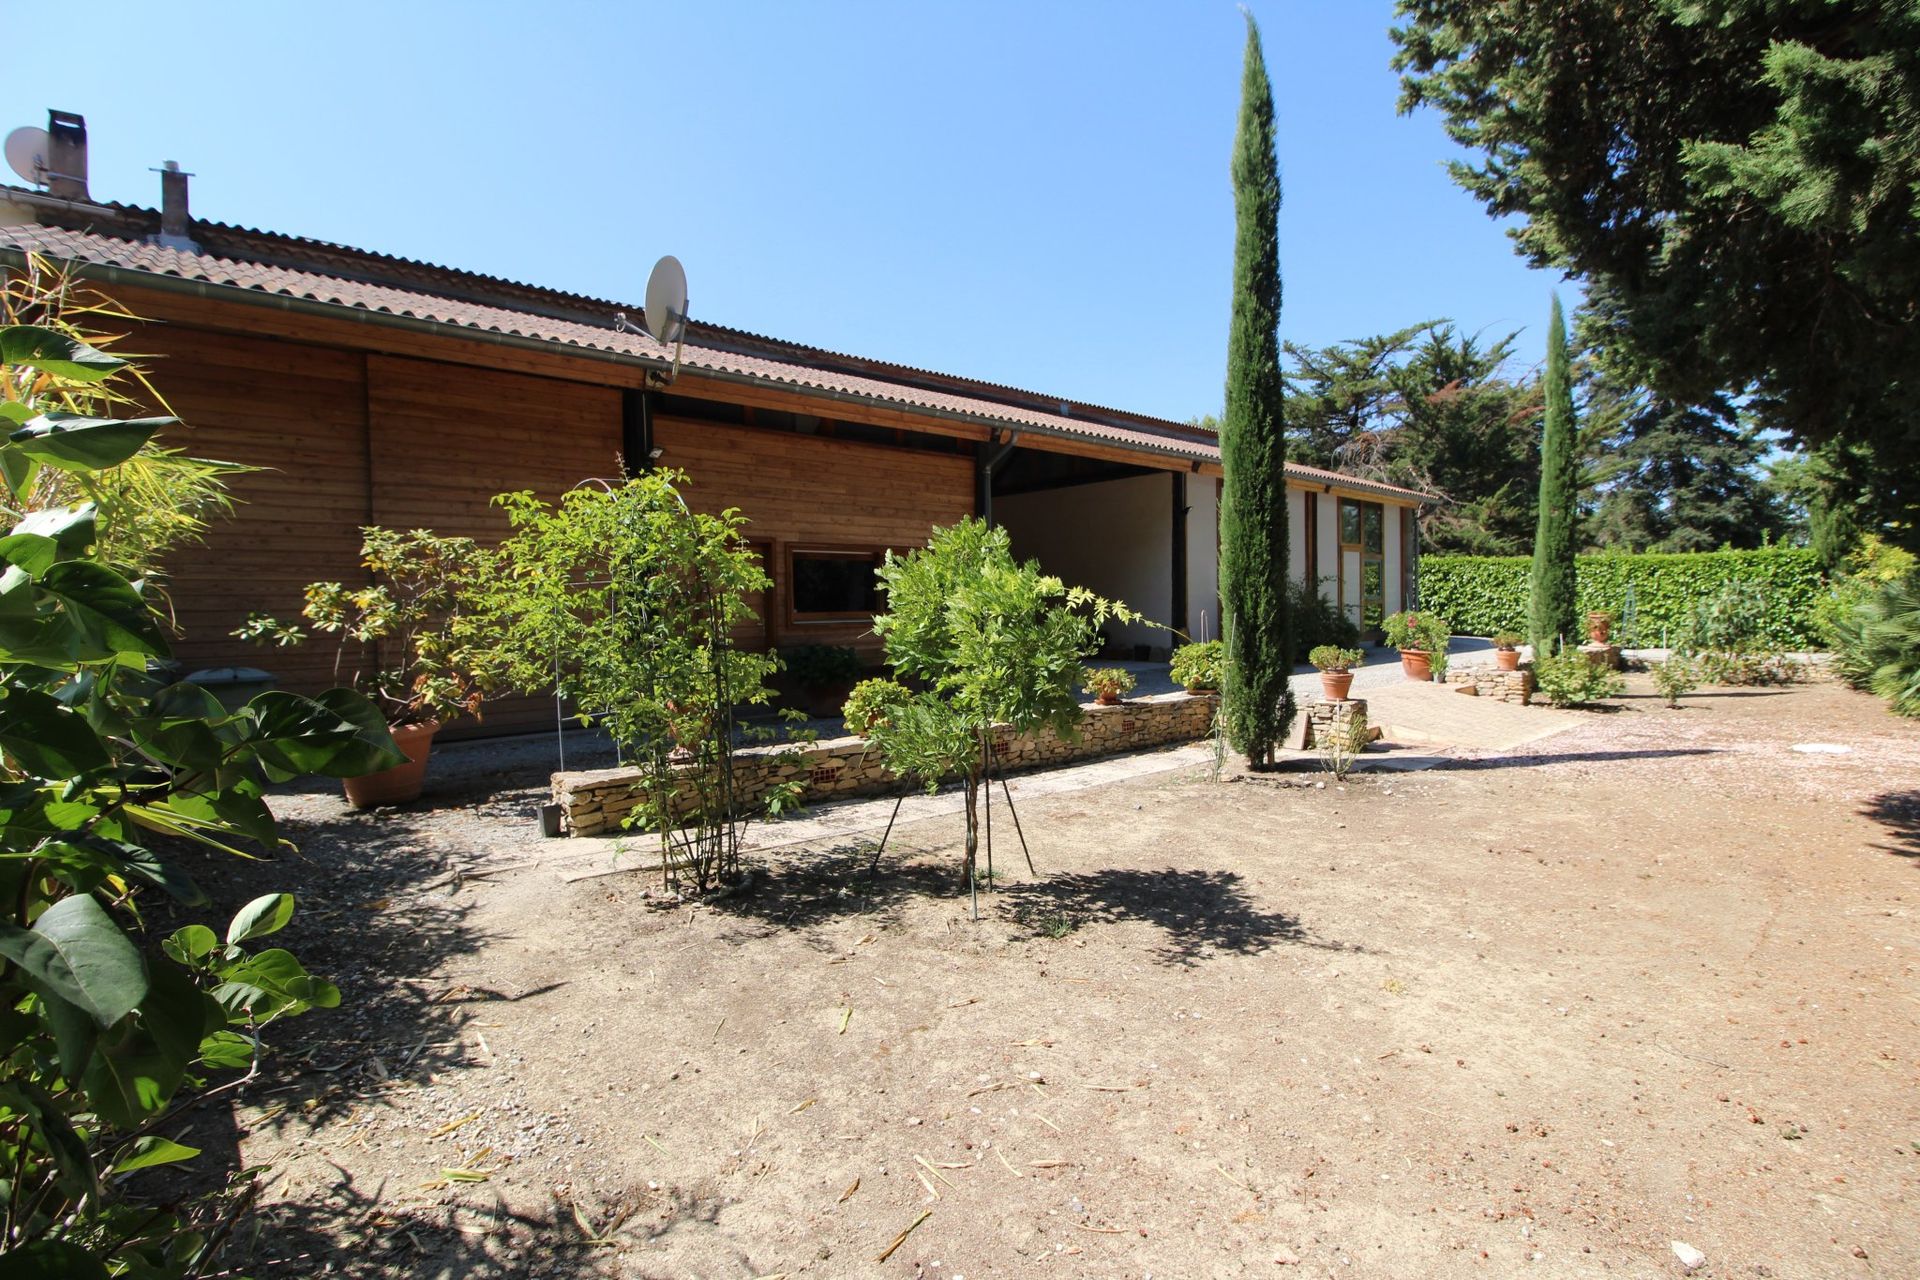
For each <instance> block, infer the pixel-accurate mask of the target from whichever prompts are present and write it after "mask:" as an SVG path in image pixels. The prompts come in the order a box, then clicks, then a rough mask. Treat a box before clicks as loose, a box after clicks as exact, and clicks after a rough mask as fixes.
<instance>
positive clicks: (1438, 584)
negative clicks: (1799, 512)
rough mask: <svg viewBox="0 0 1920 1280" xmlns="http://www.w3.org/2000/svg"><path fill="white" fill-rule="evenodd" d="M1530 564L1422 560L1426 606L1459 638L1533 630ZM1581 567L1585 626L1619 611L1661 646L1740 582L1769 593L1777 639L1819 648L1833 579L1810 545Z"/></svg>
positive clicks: (1622, 629)
mask: <svg viewBox="0 0 1920 1280" xmlns="http://www.w3.org/2000/svg"><path fill="white" fill-rule="evenodd" d="M1531 564H1532V561H1531V560H1530V559H1529V558H1528V557H1526V556H1421V557H1420V607H1421V608H1422V609H1423V610H1430V611H1432V612H1434V613H1437V614H1439V615H1440V616H1441V617H1443V618H1445V619H1446V620H1447V622H1448V623H1449V625H1451V626H1452V628H1453V631H1454V634H1455V635H1467V636H1490V635H1493V634H1495V633H1496V632H1500V631H1518V632H1522V633H1524V632H1525V631H1526V629H1527V574H1528V570H1529V568H1530V566H1531ZM1575 572H1576V576H1577V578H1578V580H1579V602H1580V614H1581V617H1582V622H1583V624H1584V620H1585V615H1586V614H1587V613H1588V612H1590V611H1593V610H1598V609H1608V610H1611V611H1612V612H1613V615H1614V617H1615V618H1616V619H1620V620H1621V622H1620V623H1619V624H1616V626H1615V628H1614V638H1615V641H1616V642H1617V643H1621V644H1625V645H1628V646H1639V647H1649V648H1656V647H1659V646H1661V645H1662V644H1663V643H1664V642H1665V641H1666V640H1667V638H1668V637H1677V636H1678V635H1679V633H1680V630H1681V628H1682V627H1684V626H1685V625H1686V622H1687V619H1688V618H1690V617H1691V616H1692V614H1693V609H1694V605H1695V604H1696V603H1697V602H1698V601H1701V600H1703V599H1706V598H1707V597H1709V596H1712V595H1714V594H1715V593H1716V592H1718V591H1719V590H1720V588H1721V587H1722V586H1724V585H1725V584H1726V583H1727V582H1729V581H1733V580H1740V581H1745V582H1751V583H1756V584H1758V585H1760V586H1761V587H1762V588H1763V589H1764V590H1765V591H1766V593H1767V598H1768V605H1769V607H1768V610H1767V615H1768V627H1769V630H1768V636H1767V638H1768V640H1770V641H1771V642H1772V643H1774V644H1776V645H1781V646H1784V647H1786V648H1790V649H1809V648H1818V647H1820V640H1819V634H1820V633H1819V630H1818V629H1817V628H1816V627H1815V625H1814V620H1813V613H1814V606H1815V604H1816V603H1817V602H1818V601H1819V600H1820V598H1821V597H1822V596H1823V595H1825V593H1826V582H1825V579H1824V578H1823V577H1822V576H1821V572H1820V564H1819V560H1818V558H1817V557H1816V556H1815V555H1814V553H1813V552H1812V551H1810V550H1807V549H1805V548H1803V547H1768V548H1765V549H1763V550H1759V551H1701V552H1689V553H1685V554H1675V555H1593V556H1581V557H1579V559H1578V560H1577V561H1576V562H1575ZM1629 588H1631V615H1632V616H1631V619H1630V620H1629V612H1630V611H1629Z"/></svg>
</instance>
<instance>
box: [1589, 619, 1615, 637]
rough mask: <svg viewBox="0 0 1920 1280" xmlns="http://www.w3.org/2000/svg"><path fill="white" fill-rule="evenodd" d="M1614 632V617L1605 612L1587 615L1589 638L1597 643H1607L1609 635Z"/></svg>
mask: <svg viewBox="0 0 1920 1280" xmlns="http://www.w3.org/2000/svg"><path fill="white" fill-rule="evenodd" d="M1612 634H1613V619H1612V618H1609V617H1608V616H1607V615H1606V614H1604V613H1590V614H1588V615H1587V639H1589V640H1591V641H1592V642H1593V643H1595V644H1605V643H1606V642H1607V637H1609V636H1611V635H1612Z"/></svg>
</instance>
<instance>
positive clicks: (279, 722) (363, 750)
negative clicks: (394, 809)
mask: <svg viewBox="0 0 1920 1280" xmlns="http://www.w3.org/2000/svg"><path fill="white" fill-rule="evenodd" d="M246 715H247V717H248V718H249V719H251V720H252V721H253V725H254V729H253V732H252V733H251V734H249V735H248V742H249V744H250V745H251V746H252V747H253V749H254V751H255V753H256V755H257V756H258V758H259V760H260V763H261V764H262V765H263V766H264V767H265V768H266V769H267V772H268V774H269V776H271V777H273V778H275V780H276V781H284V780H285V779H287V778H292V777H298V776H299V775H301V774H310V773H317V774H320V775H322V776H324V777H329V778H357V777H359V776H360V775H362V774H367V773H375V772H377V771H379V770H381V769H391V768H394V767H396V766H397V765H401V764H404V763H406V756H405V754H404V753H402V752H401V750H400V748H399V747H397V746H395V745H394V742H393V735H392V734H391V733H389V732H388V731H387V722H386V719H385V717H383V716H382V715H381V714H380V712H379V710H378V709H377V708H375V707H374V705H373V704H372V703H371V702H369V701H367V699H366V698H365V697H363V696H362V695H360V694H358V693H355V692H353V691H352V690H351V689H329V690H327V691H326V692H325V693H323V694H321V695H320V696H319V697H318V698H303V697H301V696H300V695H298V694H294V693H286V692H283V691H280V690H274V691H272V692H269V693H263V694H261V695H260V696H259V697H257V698H255V699H254V700H253V701H252V702H249V703H248V704H247V710H246Z"/></svg>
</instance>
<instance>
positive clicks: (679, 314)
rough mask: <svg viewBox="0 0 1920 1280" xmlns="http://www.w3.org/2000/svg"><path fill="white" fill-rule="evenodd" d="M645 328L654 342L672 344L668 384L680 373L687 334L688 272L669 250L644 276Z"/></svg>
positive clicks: (667, 377)
mask: <svg viewBox="0 0 1920 1280" xmlns="http://www.w3.org/2000/svg"><path fill="white" fill-rule="evenodd" d="M645 320H646V326H645V327H646V330H647V333H648V334H649V335H651V336H652V338H653V340H654V341H655V342H659V343H662V344H664V343H668V342H671V343H672V344H673V370H672V372H671V373H669V374H667V376H666V382H667V383H669V384H671V383H672V382H673V381H674V379H676V378H678V377H679V376H680V350H681V347H682V346H684V345H685V343H686V338H687V273H686V271H685V270H684V269H683V268H682V267H681V266H680V259H678V258H676V257H674V256H673V255H672V254H668V255H667V256H666V257H664V258H662V259H660V261H658V262H656V263H654V264H653V274H652V275H650V276H648V277H647V312H646V317H645Z"/></svg>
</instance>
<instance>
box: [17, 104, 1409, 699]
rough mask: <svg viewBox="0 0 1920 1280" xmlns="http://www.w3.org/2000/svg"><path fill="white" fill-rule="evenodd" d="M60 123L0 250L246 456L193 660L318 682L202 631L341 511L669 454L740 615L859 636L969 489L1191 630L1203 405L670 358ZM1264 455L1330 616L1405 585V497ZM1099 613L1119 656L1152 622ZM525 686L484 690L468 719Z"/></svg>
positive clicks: (383, 515) (1166, 619) (824, 357)
mask: <svg viewBox="0 0 1920 1280" xmlns="http://www.w3.org/2000/svg"><path fill="white" fill-rule="evenodd" d="M65 121H66V124H65V129H64V133H63V134H56V140H55V145H56V147H62V146H64V148H65V150H64V152H63V154H62V155H61V156H60V157H59V163H57V164H54V165H52V166H51V168H52V169H53V170H54V172H53V173H51V174H50V175H49V181H48V182H47V184H46V186H45V189H44V190H37V189H27V188H17V187H8V188H0V264H6V265H11V266H15V267H17V266H19V265H20V264H22V263H23V262H24V261H25V258H26V255H29V254H38V255H43V256H44V257H46V258H48V259H52V260H56V261H58V262H61V263H67V264H71V265H72V266H73V268H75V269H76V270H77V271H78V272H79V273H80V274H81V275H82V276H83V277H84V278H86V279H87V280H89V281H90V282H92V283H93V284H94V285H95V286H97V287H98V288H99V289H101V290H102V291H104V292H106V293H107V294H109V295H111V296H112V297H114V298H115V299H116V300H118V301H119V302H120V303H122V304H123V305H124V306H125V307H126V308H127V309H128V310H129V311H131V312H132V313H134V314H135V315H137V316H139V317H141V323H140V324H139V325H138V327H137V330H136V332H134V333H133V335H132V336H131V337H130V338H129V340H128V341H127V342H126V343H125V344H124V349H126V350H129V351H133V352H140V353H146V354H150V355H151V356H152V357H153V358H154V359H153V361H152V364H151V373H152V376H153V378H154V381H155V383H156V385H157V386H158V387H159V388H160V389H161V391H162V392H163V393H164V394H165V396H166V397H167V399H168V400H169V402H170V404H171V407H172V408H173V410H174V411H175V412H177V413H178V414H179V416H180V417H181V419H182V420H183V422H184V423H186V424H188V425H187V428H186V429H185V430H183V431H180V432H178V433H176V439H175V441H174V442H175V443H177V444H180V445H182V446H184V447H185V448H187V449H188V450H189V451H191V452H193V453H195V454H198V455H201V456H206V457H214V458H222V459H227V460H231V461H235V462H241V463H248V464H251V465H253V466H256V467H258V468H260V470H258V471H256V472H253V473H251V474H247V475H244V476H241V477H239V478H238V479H237V480H236V481H235V482H234V485H233V488H234V491H235V494H236V496H237V497H238V498H239V500H240V503H241V505H240V506H239V508H238V514H237V516H236V518H235V519H233V520H232V521H230V522H226V523H223V524H222V525H220V526H219V527H217V528H216V529H215V530H214V531H213V532H212V533H211V535H210V536H209V537H208V539H207V541H206V543H205V545H204V546H200V547H196V548H194V549H192V550H191V551H190V552H189V553H186V554H183V555H181V556H180V557H179V558H178V563H177V564H176V565H175V566H173V568H172V574H171V594H172V598H173V603H174V607H175V609H176V610H177V613H178V617H179V621H180V623H181V625H182V627H183V628H184V635H183V639H182V640H181V642H180V644H179V646H178V649H179V654H180V657H181V658H182V660H183V661H185V662H186V663H187V664H189V665H190V666H196V667H209V666H220V665H227V664H236V663H239V664H264V665H268V666H270V667H272V668H273V669H274V670H275V672H276V673H277V674H278V675H279V676H280V677H281V678H282V680H283V682H285V683H286V684H287V685H289V686H290V687H295V688H305V687H311V686H314V685H318V684H322V683H324V682H326V681H328V680H329V679H330V678H331V676H332V669H331V658H330V655H329V654H327V653H325V652H323V651H322V649H321V647H319V646H309V647H307V648H302V649H293V650H285V651H274V652H273V653H272V654H271V655H270V656H269V655H263V654H262V653H261V652H260V651H259V650H257V649H254V648H252V647H250V646H248V645H245V644H243V643H242V642H240V641H237V640H235V639H233V638H232V637H231V635H230V632H231V631H232V630H233V629H234V628H235V627H236V626H238V625H239V624H240V623H241V622H242V621H243V620H244V619H245V618H246V617H247V615H248V614H249V613H250V612H254V611H265V612H271V613H276V614H278V615H280V616H291V615H293V614H294V613H295V612H296V611H297V609H298V607H299V600H300V591H301V588H302V586H303V585H304V584H306V583H307V582H310V581H313V580H316V579H322V578H335V579H353V578H356V577H358V576H360V571H359V569H358V564H357V555H356V552H357V549H358V545H359V536H360V535H359V529H360V527H361V526H363V525H369V524H380V525H387V526H395V527H401V528H414V527H424V528H430V529H433V530H435V531H437V532H439V533H442V534H465V535H471V536H473V537H476V538H479V539H482V540H495V539H498V538H499V537H500V536H502V535H503V534H504V533H505V524H504V520H503V518H502V517H501V515H500V513H499V511H498V509H497V508H495V507H493V506H491V505H490V503H489V500H490V499H491V498H492V496H493V495H495V494H497V493H502V492H506V491H511V490H519V489H533V490H536V491H538V492H539V493H540V494H541V495H543V496H544V497H547V498H550V499H551V498H555V497H557V496H558V495H559V494H561V493H562V492H564V491H565V490H566V489H568V488H569V487H571V486H573V485H576V484H579V483H581V482H583V481H587V480H591V479H594V478H613V477H617V476H619V475H621V474H622V472H623V470H625V469H627V468H632V467H636V466H645V465H649V462H650V460H651V461H653V462H657V464H658V465H663V466H671V467H673V468H675V469H678V470H682V471H685V472H687V473H688V474H689V476H690V477H691V483H690V485H689V487H688V490H687V495H686V496H687V498H688V501H689V502H690V503H692V504H694V505H695V506H697V507H700V508H705V509H720V508H724V507H737V508H739V509H740V510H741V511H742V512H743V513H744V514H745V515H746V516H747V517H748V518H749V519H750V521H751V528H750V533H751V536H752V537H753V539H754V541H755V543H756V545H757V546H758V547H759V548H760V549H761V551H762V553H763V555H764V557H765V563H766V566H767V568H768V571H769V574H770V576H771V578H772V580H773V588H772V590H771V591H770V592H769V593H768V594H767V598H766V599H764V600H760V601H756V602H755V603H756V606H757V611H758V614H759V617H760V626H759V627H758V629H757V633H756V634H755V635H754V637H753V639H754V640H755V641H756V642H757V643H764V644H768V645H783V644H796V643H833V644H848V645H854V646H857V647H861V648H864V649H865V650H867V651H868V652H869V653H870V654H877V643H876V642H875V641H874V639H873V637H872V635H871V633H870V631H869V622H870V617H871V612H872V609H873V607H874V604H875V599H874V580H873V574H872V569H873V566H874V564H875V563H876V562H877V561H878V559H879V558H880V557H881V556H882V555H883V554H884V553H885V552H886V551H887V550H888V549H889V548H909V547H913V546H917V545H920V544H922V543H923V542H924V540H925V538H926V537H927V533H928V530H929V529H930V528H932V527H933V526H935V525H942V524H949V523H951V522H953V521H955V520H958V519H960V518H961V517H963V516H967V515H972V514H981V515H984V516H988V517H990V518H991V519H994V520H996V521H998V522H999V523H1001V524H1003V525H1004V526H1005V527H1006V528H1007V529H1008V530H1009V531H1010V533H1011V535H1012V537H1013V540H1014V544H1015V547H1016V549H1017V550H1018V551H1019V552H1020V553H1021V554H1022V555H1023V556H1032V557H1036V558H1038V559H1039V560H1040V561H1041V562H1042V563H1043V564H1044V565H1045V566H1046V567H1047V568H1048V569H1049V570H1050V571H1053V572H1055V573H1058V574H1059V575H1060V576H1062V577H1064V578H1067V579H1068V580H1070V581H1075V582H1079V583H1083V584H1085V585H1087V586H1089V587H1092V588H1094V589H1095V590H1098V591H1100V592H1102V593H1104V594H1108V595H1113V596H1118V597H1120V598H1122V599H1125V600H1126V601H1128V602H1129V603H1130V604H1132V605H1133V606H1134V607H1136V608H1138V609H1140V610H1141V611H1142V612H1144V613H1145V614H1147V615H1148V616H1149V617H1152V618H1154V619H1155V620H1156V621H1158V622H1161V623H1164V624H1166V625H1167V626H1169V627H1171V628H1173V629H1175V630H1177V631H1179V632H1181V633H1184V634H1187V635H1192V636H1196V637H1198V636H1199V635H1201V634H1202V632H1203V631H1205V632H1207V633H1209V634H1217V633H1218V621H1217V620H1218V617H1219V605H1218V599H1217V596H1218V588H1217V536H1216V535H1217V516H1216V513H1217V509H1218V492H1219V477H1220V474H1221V471H1220V451H1219V447H1218V443H1217V441H1216V440H1215V438H1214V437H1213V435H1211V434H1210V433H1209V432H1207V431H1204V430H1200V429H1196V428H1194V427H1192V426H1189V425H1186V424H1183V423H1178V422H1171V421H1167V420H1163V419H1158V418H1153V417H1148V416H1145V415H1141V414H1134V413H1126V412H1123V411H1119V410H1114V409H1107V408H1101V407H1099V406H1094V405H1088V404H1081V403H1076V402H1071V401H1062V400H1060V399H1058V398H1056V397H1050V396H1043V395H1039V394H1036V393H1032V392H1028V391H1021V390H1016V389H1014V388H1010V387H1002V386H995V385H992V384H989V383H984V382H979V381H975V380H972V379H968V378H964V377H959V376H955V375H950V374H943V373H935V372H930V371H926V370H921V369H912V368H905V367H902V366H899V365H892V364H887V363H884V362H881V361H876V360H867V359H862V358H860V357H857V356H849V355H842V354H838V353H834V352H829V351H823V350H820V349H817V348H813V347H808V346H804V345H802V344H799V343H794V342H786V341H780V340H776V339H772V338H765V337H761V336H758V335H755V334H750V333H745V332H741V331H738V330H733V329H727V328H722V327H719V326H717V325H713V324H706V323H700V322H695V323H693V324H692V325H691V327H690V329H689V332H688V335H687V339H686V343H685V347H684V350H683V351H681V353H680V359H679V364H678V371H677V373H675V372H674V353H673V352H672V351H670V350H668V349H665V348H663V347H662V346H661V345H660V344H659V343H656V342H654V341H653V340H652V339H651V338H649V337H647V336H646V335H645V334H643V333H641V332H638V331H637V328H636V327H635V326H633V325H631V324H628V323H626V322H625V321H624V320H623V312H625V313H626V314H628V315H632V314H637V313H636V312H635V309H633V308H623V307H622V306H621V305H620V304H617V303H615V302H611V301H606V300H602V299H597V298H590V297H584V296H580V295H577V294H570V293H564V292H561V291H558V290H553V289H544V288H539V287H536V286H532V285H525V284H519V283H515V282H513V281H508V280H503V279H497V278H492V277H488V276H482V275H477V274H474V273H472V272H466V271H460V270H457V269H453V268H449V267H442V266H435V265H430V264H427V263H423V262H416V261H411V260H406V259H401V258H396V257H390V256H387V255H384V254H380V253H374V252H370V251H365V250H360V249H351V248H346V247H343V246H340V245H336V244H330V243H326V242H324V241H319V240H311V239H304V238H301V237H297V236H291V235H282V234H279V233H275V232H268V231H257V230H251V229H248V228H244V227H238V226H232V225H227V224H223V223H218V222H210V221H206V220H202V219H196V218H194V217H192V216H191V214H190V212H189V209H188V203H187V180H186V178H187V175H185V174H181V173H177V172H172V171H169V172H166V173H163V175H162V188H163V191H162V202H161V207H160V208H159V209H151V208H142V207H136V206H129V205H123V204H103V203H99V202H96V201H94V200H93V199H92V198H91V197H90V195H89V193H88V190H87V185H86V167H85V128H84V122H79V119H78V117H72V116H68V117H65ZM76 130H77V137H76V136H75V134H76ZM63 139H64V141H63ZM1289 481H1290V483H1289V488H1290V491H1291V493H1290V496H1291V498H1292V501H1293V504H1294V505H1293V508H1292V516H1293V520H1294V525H1293V528H1294V530H1295V533H1294V537H1293V554H1294V565H1293V568H1294V572H1295V575H1296V576H1301V577H1303V576H1305V575H1306V574H1307V573H1308V571H1309V567H1311V569H1312V572H1313V573H1314V574H1315V575H1316V576H1318V577H1319V578H1321V579H1323V580H1324V585H1325V589H1326V590H1328V591H1330V592H1331V593H1333V594H1334V595H1335V597H1336V598H1337V599H1338V600H1339V601H1340V602H1341V603H1342V604H1343V605H1345V606H1346V607H1347V608H1348V609H1349V610H1350V611H1351V612H1352V613H1353V614H1354V616H1355V617H1356V618H1357V619H1364V620H1367V621H1369V622H1372V621H1377V619H1378V617H1379V616H1380V615H1381V614H1383V613H1386V612H1391V611H1393V610H1395V609H1398V608H1400V607H1402V602H1403V601H1404V600H1406V599H1409V598H1410V597H1411V591H1412V582H1413V573H1414V565H1415V559H1416V555H1415V548H1416V523H1415V514H1416V511H1417V508H1418V506H1419V505H1420V504H1421V503H1422V502H1424V501H1428V499H1427V498H1426V496H1425V495H1422V494H1419V493H1415V492H1412V491H1409V490H1406V489H1400V488H1396V487H1393V486H1390V485H1384V484H1378V483H1375V482H1372V481H1368V480H1364V479H1360V478H1357V477H1352V476H1346V475H1342V474H1339V473H1337V472H1331V471H1322V470H1318V469H1315V468H1311V467H1293V468H1291V469H1290V472H1289ZM1112 638H1113V640H1114V642H1115V644H1116V645H1118V646H1120V647H1121V648H1122V650H1123V651H1124V652H1126V653H1127V654H1129V655H1131V654H1132V653H1134V652H1135V651H1136V649H1137V650H1138V651H1139V652H1141V653H1143V654H1154V655H1158V654H1164V652H1165V651H1166V649H1167V647H1168V645H1169V643H1170V640H1169V633H1168V632H1167V631H1166V630H1164V629H1160V628H1136V629H1130V630H1128V631H1126V632H1125V633H1123V634H1116V635H1115V636H1114V637H1112ZM550 715H551V711H550V710H548V711H544V712H543V711H542V710H541V709H540V708H538V707H535V706H532V705H530V704H510V705H506V706H503V707H501V708H499V709H497V710H496V711H494V712H492V713H490V714H489V717H488V720H487V729H488V730H489V731H508V730H514V729H522V728H528V727H531V726H532V725H534V724H536V723H538V722H539V720H540V717H542V716H550Z"/></svg>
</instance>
